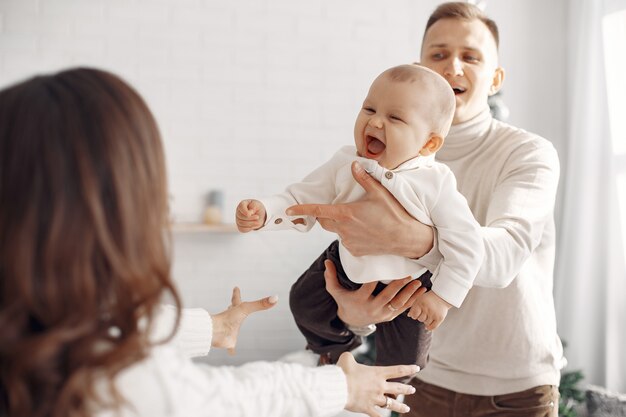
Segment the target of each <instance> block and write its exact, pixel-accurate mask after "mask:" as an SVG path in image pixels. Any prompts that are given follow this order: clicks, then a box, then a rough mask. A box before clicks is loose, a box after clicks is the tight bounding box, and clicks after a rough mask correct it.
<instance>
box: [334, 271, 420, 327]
mask: <svg viewBox="0 0 626 417" xmlns="http://www.w3.org/2000/svg"><path fill="white" fill-rule="evenodd" d="M324 266H326V271H324V278H325V279H326V291H328V292H329V293H330V295H331V296H332V297H333V298H334V299H335V302H336V303H337V315H338V316H339V318H340V319H341V320H342V321H343V322H344V323H346V324H347V325H349V326H353V327H363V326H367V325H369V324H372V323H382V322H385V321H391V320H393V319H395V318H396V317H398V316H399V315H400V314H402V313H403V312H404V311H405V310H406V309H408V308H410V307H411V306H412V305H413V303H414V302H415V299H416V298H417V296H418V295H420V294H423V293H425V292H426V288H420V286H421V285H422V283H421V282H420V281H418V280H416V279H412V278H411V277H407V278H404V279H399V280H395V281H392V282H391V283H389V285H387V287H385V289H384V290H382V291H381V292H380V293H379V294H378V295H376V296H374V295H372V292H373V291H374V289H375V288H376V284H377V283H376V282H368V283H366V284H363V285H362V286H361V288H359V289H358V290H356V291H352V290H348V289H345V288H344V287H343V286H342V285H341V284H340V283H339V280H338V279H337V270H336V269H335V264H333V263H332V262H331V261H329V260H326V261H324Z"/></svg>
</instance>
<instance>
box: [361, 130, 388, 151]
mask: <svg viewBox="0 0 626 417" xmlns="http://www.w3.org/2000/svg"><path fill="white" fill-rule="evenodd" d="M365 143H366V145H367V153H368V154H370V155H372V156H377V155H380V154H381V153H382V152H383V151H384V150H385V148H386V147H387V145H385V144H384V143H383V142H382V141H381V140H379V139H377V138H375V137H374V136H370V135H367V136H366V137H365Z"/></svg>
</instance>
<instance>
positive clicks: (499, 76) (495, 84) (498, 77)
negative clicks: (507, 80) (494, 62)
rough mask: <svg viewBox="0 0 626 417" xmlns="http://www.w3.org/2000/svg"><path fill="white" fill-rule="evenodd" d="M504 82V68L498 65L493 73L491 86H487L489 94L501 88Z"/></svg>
mask: <svg viewBox="0 0 626 417" xmlns="http://www.w3.org/2000/svg"><path fill="white" fill-rule="evenodd" d="M503 83H504V68H502V67H498V68H496V70H495V71H494V73H493V80H492V81H491V88H489V95H490V96H492V95H494V94H495V93H497V92H498V91H500V88H502V84H503Z"/></svg>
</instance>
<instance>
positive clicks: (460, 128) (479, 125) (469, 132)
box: [437, 108, 493, 160]
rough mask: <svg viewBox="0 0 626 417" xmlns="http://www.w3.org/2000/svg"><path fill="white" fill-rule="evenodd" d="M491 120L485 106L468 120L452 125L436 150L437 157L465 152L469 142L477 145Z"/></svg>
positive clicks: (484, 135) (482, 138)
mask: <svg viewBox="0 0 626 417" xmlns="http://www.w3.org/2000/svg"><path fill="white" fill-rule="evenodd" d="M492 121H493V118H492V116H491V112H490V111H489V108H486V109H485V110H483V111H482V112H480V113H478V114H477V115H476V116H474V117H473V118H471V119H470V120H468V121H465V122H462V123H458V124H455V125H452V127H451V128H450V132H449V133H448V136H446V140H445V142H444V144H443V147H442V148H441V150H439V152H437V159H443V160H445V159H448V158H447V157H456V156H455V155H456V154H457V152H458V151H461V150H463V152H465V151H466V150H467V146H468V145H470V144H471V145H472V146H477V145H478V144H479V143H480V142H481V141H482V140H484V139H485V137H487V133H488V132H489V129H490V127H491V122H492ZM442 157H443V158H442Z"/></svg>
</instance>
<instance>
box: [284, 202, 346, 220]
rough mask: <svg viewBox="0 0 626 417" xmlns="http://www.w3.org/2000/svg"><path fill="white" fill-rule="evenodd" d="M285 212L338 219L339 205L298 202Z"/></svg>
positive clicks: (290, 214)
mask: <svg viewBox="0 0 626 417" xmlns="http://www.w3.org/2000/svg"><path fill="white" fill-rule="evenodd" d="M285 213H287V215H289V216H311V217H316V218H324V219H336V218H337V216H338V209H337V206H334V205H331V204H296V205H295V206H291V207H288V208H287V210H285Z"/></svg>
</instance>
